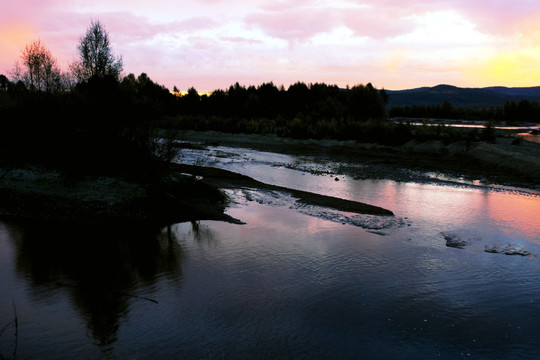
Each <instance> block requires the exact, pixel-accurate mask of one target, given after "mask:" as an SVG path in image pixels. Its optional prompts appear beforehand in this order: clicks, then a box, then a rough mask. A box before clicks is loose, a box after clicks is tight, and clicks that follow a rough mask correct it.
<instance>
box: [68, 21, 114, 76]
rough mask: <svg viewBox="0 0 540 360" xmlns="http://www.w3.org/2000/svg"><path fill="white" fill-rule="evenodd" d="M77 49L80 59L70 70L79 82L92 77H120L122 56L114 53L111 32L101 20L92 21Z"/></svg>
mask: <svg viewBox="0 0 540 360" xmlns="http://www.w3.org/2000/svg"><path fill="white" fill-rule="evenodd" d="M77 50H78V53H79V54H78V55H79V59H78V60H76V61H74V62H73V63H72V64H70V70H71V73H72V74H73V76H74V77H75V78H76V79H77V81H78V82H86V81H88V80H89V79H90V78H99V79H103V78H105V77H113V78H114V79H116V80H119V79H120V73H121V72H122V69H123V64H122V57H115V56H114V55H113V53H112V49H111V44H110V40H109V33H108V32H107V30H105V28H104V27H103V25H102V24H101V23H100V22H99V21H96V22H94V21H92V22H91V24H90V27H89V28H88V30H87V31H86V35H85V36H84V37H83V38H81V40H80V43H79V45H78V46H77Z"/></svg>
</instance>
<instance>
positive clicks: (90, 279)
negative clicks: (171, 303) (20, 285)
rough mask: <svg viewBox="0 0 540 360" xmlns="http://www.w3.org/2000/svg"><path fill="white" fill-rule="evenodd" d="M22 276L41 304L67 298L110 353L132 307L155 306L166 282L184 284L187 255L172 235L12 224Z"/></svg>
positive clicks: (149, 231) (12, 238) (19, 270)
mask: <svg viewBox="0 0 540 360" xmlns="http://www.w3.org/2000/svg"><path fill="white" fill-rule="evenodd" d="M6 227H7V229H8V233H9V238H10V239H11V241H12V243H13V245H14V249H15V254H14V255H15V269H16V273H17V274H18V276H20V277H22V278H23V279H25V280H26V281H27V282H28V283H29V284H30V285H31V288H30V290H31V294H32V295H33V297H34V298H35V299H34V300H35V301H37V302H43V301H44V299H45V298H47V297H48V296H52V295H54V294H56V293H58V292H65V293H66V294H67V295H68V297H69V299H70V300H71V303H72V304H73V305H74V306H75V308H76V310H78V312H79V313H80V315H81V316H82V317H83V318H84V320H85V321H86V323H87V328H88V330H89V331H90V333H91V336H92V338H93V339H94V342H95V344H96V345H99V346H103V347H106V346H107V345H110V344H112V343H114V342H115V341H116V340H117V333H118V330H119V327H120V324H121V322H122V319H124V318H126V317H127V315H128V313H129V308H130V304H132V303H133V302H135V301H145V302H148V303H151V304H155V303H157V302H158V301H159V299H153V298H152V294H153V293H154V291H155V289H154V286H155V284H156V282H157V281H158V280H159V279H161V278H167V279H170V280H172V281H171V282H172V283H176V284H178V286H179V285H180V284H181V279H182V260H183V258H184V252H183V251H182V248H181V247H180V245H179V244H178V242H177V241H175V239H174V238H173V237H174V234H173V233H172V232H170V231H167V230H166V229H165V230H164V231H159V232H157V231H154V230H152V229H137V230H133V229H130V230H127V229H124V228H119V229H113V228H82V227H71V226H67V227H66V226H58V225H56V226H55V225H50V224H43V223H32V224H29V223H24V224H23V223H18V224H14V223H9V224H7V226H6Z"/></svg>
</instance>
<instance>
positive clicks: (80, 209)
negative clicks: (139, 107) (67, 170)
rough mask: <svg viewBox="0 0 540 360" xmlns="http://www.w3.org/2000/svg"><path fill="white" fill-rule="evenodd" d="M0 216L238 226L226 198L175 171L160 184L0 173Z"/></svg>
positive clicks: (26, 171) (25, 171)
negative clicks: (210, 222) (204, 222)
mask: <svg viewBox="0 0 540 360" xmlns="http://www.w3.org/2000/svg"><path fill="white" fill-rule="evenodd" d="M0 180H1V181H0V214H1V215H2V216H3V217H12V218H24V219H30V220H37V221H49V222H50V221H52V222H62V223H71V224H78V223H80V224H93V225H115V226H118V225H123V224H126V225H137V226H156V227H158V226H164V225H168V224H170V223H176V222H182V221H194V220H221V221H229V222H237V221H236V220H235V219H232V218H231V217H230V216H228V215H226V214H224V211H225V207H226V197H225V195H224V194H223V193H222V192H220V191H219V190H218V189H216V188H214V187H212V186H209V185H207V184H204V183H202V182H198V181H195V180H194V177H193V176H189V175H186V174H181V173H179V172H177V171H174V170H172V171H170V173H169V174H168V175H167V176H163V177H161V178H159V180H156V179H153V180H151V181H150V180H146V181H144V180H143V179H133V178H123V177H120V176H104V175H102V176H98V175H87V176H82V177H79V178H77V179H71V178H69V177H67V176H66V174H64V173H62V172H60V171H57V170H52V169H44V168H39V167H25V168H8V169H6V168H4V169H0Z"/></svg>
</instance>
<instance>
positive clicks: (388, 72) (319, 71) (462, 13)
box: [0, 0, 540, 92]
mask: <svg viewBox="0 0 540 360" xmlns="http://www.w3.org/2000/svg"><path fill="white" fill-rule="evenodd" d="M96 19H98V20H100V21H101V22H102V23H103V25H104V26H105V27H106V29H107V30H108V31H109V33H110V37H111V40H112V48H113V52H114V53H115V54H117V55H122V57H123V60H124V73H125V74H127V73H134V74H135V75H138V74H140V73H142V72H145V73H147V74H148V76H150V78H152V79H153V80H154V81H156V82H158V83H160V84H163V85H165V86H167V87H168V88H170V89H172V87H173V86H175V85H176V86H177V87H178V88H179V89H181V90H187V89H188V88H189V87H192V86H193V87H195V88H196V89H197V90H199V91H201V92H204V91H212V90H215V89H219V88H227V87H228V86H229V85H231V84H234V83H235V82H239V83H240V84H242V85H259V84H261V83H263V82H269V81H273V82H274V83H275V84H276V85H285V87H287V86H288V85H290V84H292V83H294V82H297V81H303V82H306V83H314V82H325V83H328V84H337V85H339V86H343V87H344V86H346V85H351V86H352V85H355V84H366V83H368V82H371V83H372V84H373V85H374V86H375V87H377V88H386V89H392V90H399V89H407V88H415V87H420V86H434V85H438V84H451V85H456V86H462V87H483V86H495V85H500V86H510V87H518V86H537V85H540V69H539V68H538V66H537V65H536V64H537V63H538V62H539V61H538V60H540V41H539V40H540V25H538V24H540V3H534V2H532V1H528V0H518V1H512V2H510V1H502V0H491V1H486V0H480V1H475V2H474V3H472V2H471V1H465V0H453V1H450V0H436V1H431V2H429V3H427V4H426V3H425V2H418V1H408V0H402V1H397V0H384V1H353V0H334V1H325V0H319V1H307V0H298V1H295V2H294V3H291V2H285V1H268V0H251V1H246V0H232V1H224V0H199V1H174V2H173V1H170V0H160V1H157V2H156V1H154V2H152V3H150V2H146V1H142V0H134V1H130V2H127V1H123V0H122V1H115V2H110V1H105V0H97V1H92V2H87V1H80V0H76V1H65V0H51V1H47V2H43V1H38V0H28V1H23V2H16V3H15V2H8V1H7V0H0V24H1V25H0V53H1V54H2V56H1V57H0V73H2V74H6V75H7V76H8V77H9V71H10V70H11V69H12V68H13V66H14V63H15V62H16V61H17V59H18V58H19V56H20V54H21V51H22V49H23V48H24V46H25V45H26V44H27V43H29V42H31V41H33V40H35V39H40V40H41V41H42V42H43V43H44V44H45V46H47V47H48V48H49V49H50V50H51V52H52V53H53V55H54V56H55V57H56V58H57V59H58V63H59V65H60V67H61V68H62V69H64V70H66V69H67V65H68V63H69V62H70V61H72V60H74V58H75V56H76V46H77V42H78V39H79V38H80V37H81V36H83V35H84V33H85V31H86V29H87V27H88V26H89V24H90V22H91V20H96Z"/></svg>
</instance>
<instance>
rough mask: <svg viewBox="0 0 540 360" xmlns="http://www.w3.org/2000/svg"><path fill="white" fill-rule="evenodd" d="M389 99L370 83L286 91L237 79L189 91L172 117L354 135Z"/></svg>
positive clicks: (284, 131) (204, 125) (201, 124)
mask: <svg viewBox="0 0 540 360" xmlns="http://www.w3.org/2000/svg"><path fill="white" fill-rule="evenodd" d="M387 101H388V95H387V94H386V92H385V91H384V90H377V89H375V88H374V87H373V86H372V85H371V84H367V85H365V86H364V85H357V86H354V87H352V88H347V89H342V88H339V87H338V86H336V85H327V84H322V83H316V84H309V85H307V84H305V83H302V82H297V83H296V84H293V85H291V86H289V87H288V89H285V88H284V87H283V86H281V87H279V88H278V87H277V86H276V85H274V84H273V83H272V82H270V83H264V84H262V85H260V86H258V87H255V86H249V87H247V88H246V87H245V86H241V85H239V84H238V83H236V84H235V85H233V86H231V87H229V89H227V90H216V91H214V92H213V93H212V94H211V95H203V96H199V94H198V93H197V91H196V90H195V89H194V88H191V89H189V91H188V93H187V94H186V95H184V96H182V97H180V98H179V99H178V107H177V111H176V117H175V119H174V121H176V122H177V123H178V124H179V125H180V126H181V127H182V128H189V129H195V130H219V131H229V132H248V133H273V134H277V135H280V136H291V137H300V138H302V137H315V138H321V137H333V138H336V137H353V136H354V134H352V133H351V132H350V131H351V130H352V129H353V128H354V127H355V126H356V125H358V124H360V123H365V122H367V121H381V120H384V119H385V118H386V112H385V105H386V103H387Z"/></svg>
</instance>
